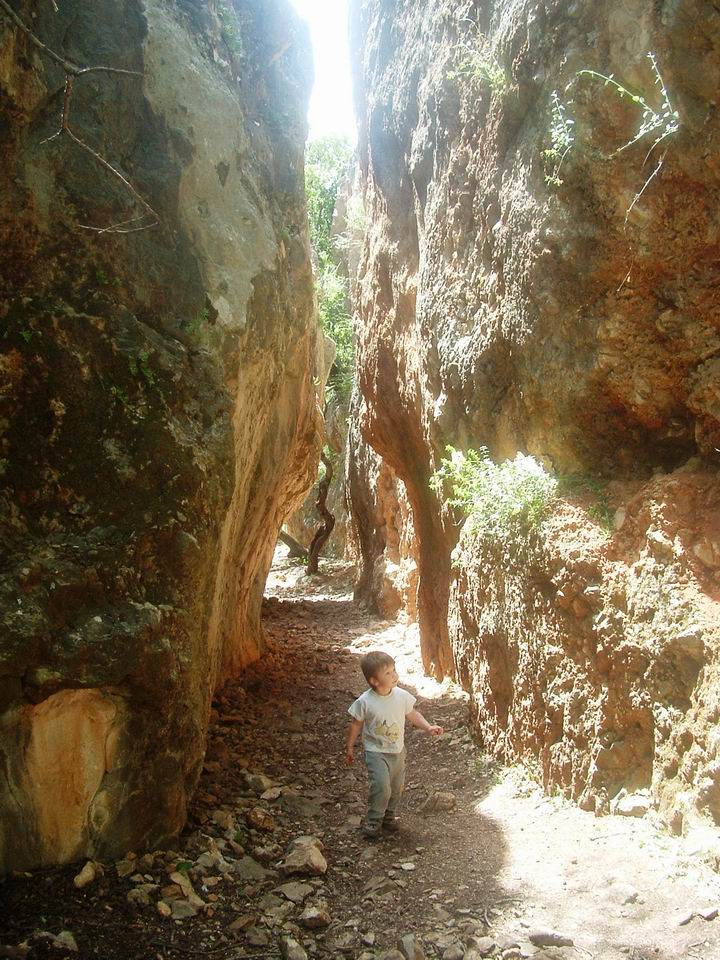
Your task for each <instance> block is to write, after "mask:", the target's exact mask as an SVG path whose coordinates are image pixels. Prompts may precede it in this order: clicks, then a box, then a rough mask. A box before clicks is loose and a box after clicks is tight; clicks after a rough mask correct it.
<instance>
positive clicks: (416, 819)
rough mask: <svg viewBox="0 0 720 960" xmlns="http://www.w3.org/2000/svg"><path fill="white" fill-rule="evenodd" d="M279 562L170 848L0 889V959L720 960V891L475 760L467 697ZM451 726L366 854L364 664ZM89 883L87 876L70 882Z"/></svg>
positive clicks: (666, 846)
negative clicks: (253, 659)
mask: <svg viewBox="0 0 720 960" xmlns="http://www.w3.org/2000/svg"><path fill="white" fill-rule="evenodd" d="M326 570H329V571H330V573H326V574H325V575H321V576H319V577H315V578H312V579H309V578H306V577H304V576H303V575H302V570H301V569H300V568H298V567H293V566H292V565H290V564H289V563H288V562H287V561H286V560H282V559H281V560H280V562H279V563H278V565H277V566H276V568H275V569H274V571H273V574H272V575H271V579H270V581H269V584H268V594H269V596H268V599H267V600H266V602H265V626H266V630H267V633H268V637H269V642H270V650H269V654H268V656H267V657H266V658H265V659H264V660H263V661H262V662H261V663H259V664H257V665H256V666H255V667H253V668H252V669H250V670H248V671H247V672H246V673H245V674H244V675H243V676H242V677H240V678H239V679H238V680H237V681H235V682H233V683H231V684H228V685H227V686H226V687H225V688H224V689H223V690H222V691H221V692H220V693H219V695H218V697H217V699H216V701H215V703H214V713H213V724H212V733H211V738H210V742H209V747H208V752H207V757H206V762H205V767H204V771H203V776H202V780H201V784H200V788H199V790H198V792H197V795H196V797H195V801H194V804H193V808H192V814H191V819H190V822H189V824H188V827H187V830H186V831H185V834H184V835H183V837H182V838H181V842H180V844H179V845H178V848H177V849H174V850H166V851H150V852H148V851H142V850H138V851H132V852H128V854H127V856H126V857H124V858H123V859H122V860H120V861H119V862H116V863H104V864H94V863H91V864H89V865H88V864H86V865H83V864H78V865H75V866H73V867H68V868H62V869H54V870H47V871H37V872H34V873H33V874H23V875H20V876H14V877H12V878H8V879H7V880H6V881H5V882H4V883H2V884H0V903H1V912H0V917H1V919H0V944H3V945H4V946H1V947H0V956H5V957H28V958H30V960H32V958H35V957H38V958H39V957H53V958H61V957H63V956H75V957H77V956H81V957H102V958H104V960H120V958H122V960H176V958H184V957H189V956H197V957H213V958H215V957H217V958H222V960H233V958H238V960H239V958H244V957H268V958H274V957H280V956H282V957H285V958H286V960H304V958H305V957H318V958H322V957H333V958H336V957H337V958H341V957H347V958H352V960H357V958H362V960H371V958H375V957H378V958H380V957H383V958H386V960H420V958H422V957H423V956H425V957H428V958H442V960H461V958H463V957H464V958H466V960H477V958H479V957H484V956H488V957H495V958H499V957H503V958H505V960H514V958H522V957H535V958H537V960H551V958H552V960H585V958H588V957H590V958H593V960H622V958H630V960H656V958H657V960H673V958H684V957H688V958H697V960H712V958H717V957H718V956H720V919H716V915H717V910H718V907H720V879H719V878H718V875H717V874H716V873H714V872H713V871H712V870H711V869H710V868H709V866H707V865H705V864H703V863H702V862H700V860H699V858H698V856H697V855H696V854H694V853H693V851H692V850H689V849H687V848H686V847H684V846H683V844H682V842H681V841H680V840H678V839H675V838H671V837H669V836H667V835H664V834H661V833H659V832H657V831H656V830H655V829H654V828H653V827H652V825H651V824H650V823H649V822H648V821H647V819H635V818H627V817H619V816H615V817H608V818H604V819H596V818H594V817H593V816H592V815H591V814H588V813H583V812H582V811H580V810H578V809H576V808H575V807H573V806H571V805H570V804H568V803H567V802H566V801H564V800H562V799H560V798H557V797H555V798H552V797H546V796H543V795H542V794H541V793H540V791H539V790H538V789H537V788H536V787H535V786H534V785H533V784H532V783H531V782H530V781H529V780H528V779H527V777H525V776H524V775H523V774H522V773H521V772H520V771H515V770H506V769H503V768H500V767H498V766H496V765H494V764H492V763H490V762H489V761H487V759H486V758H485V757H484V756H483V754H482V752H481V751H480V750H479V749H478V748H477V747H476V746H475V745H474V744H473V742H472V740H471V738H470V736H469V734H468V731H467V729H466V727H465V716H466V707H465V699H464V696H463V694H462V693H461V691H459V690H458V689H457V688H456V687H454V686H453V685H452V684H451V683H449V682H447V681H446V682H445V683H443V684H442V685H440V684H436V683H435V682H433V681H430V680H428V679H427V678H426V677H424V676H423V675H422V671H421V666H420V663H419V660H418V658H417V655H416V650H417V640H416V637H415V635H414V631H413V629H412V628H406V627H403V626H402V625H396V624H389V623H387V622H381V621H378V620H377V619H374V618H373V617H371V616H369V615H368V614H367V613H366V612H364V611H363V610H362V609H361V608H360V607H359V606H357V605H356V604H353V603H352V601H351V597H350V582H351V581H350V571H348V570H347V568H344V567H342V566H340V565H334V566H333V565H330V566H329V567H326ZM371 648H382V649H386V650H389V651H391V652H393V653H394V655H395V656H396V658H397V662H398V667H399V670H400V673H401V683H402V684H403V685H405V686H406V687H408V688H409V689H411V690H413V691H414V692H416V694H417V695H418V697H419V698H420V708H421V710H422V711H423V712H424V713H425V715H426V716H427V717H428V718H429V719H431V720H432V721H433V722H436V723H440V724H442V725H443V726H444V727H445V733H444V735H443V736H442V737H441V738H439V739H438V738H429V737H425V736H424V735H423V734H421V733H419V732H418V731H415V730H413V731H411V732H410V733H409V736H408V754H409V767H408V772H409V777H408V789H407V793H406V798H405V805H404V811H403V817H402V823H403V830H402V832H401V833H399V834H398V835H392V836H391V835H387V836H384V837H383V838H382V839H381V840H380V841H376V842H368V841H366V840H364V839H363V838H362V836H361V834H360V832H359V829H358V827H359V823H360V819H361V816H362V813H363V810H364V796H365V773H364V767H363V765H362V763H361V762H358V763H356V765H355V766H354V767H348V766H346V765H345V763H344V752H343V745H344V736H345V730H346V716H345V711H346V709H347V706H348V704H349V703H350V702H351V701H352V700H353V699H354V698H355V697H356V696H357V695H358V694H359V693H360V692H362V690H363V689H364V680H363V677H362V674H361V673H360V670H359V666H358V660H359V657H360V655H361V654H362V653H363V652H364V651H365V650H367V649H371ZM81 868H82V869H81Z"/></svg>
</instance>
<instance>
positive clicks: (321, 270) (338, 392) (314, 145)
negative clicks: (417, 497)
mask: <svg viewBox="0 0 720 960" xmlns="http://www.w3.org/2000/svg"><path fill="white" fill-rule="evenodd" d="M351 158H352V148H351V147H350V144H349V142H348V141H347V140H345V139H341V138H338V137H326V138H324V139H321V140H315V141H313V142H311V143H309V144H308V148H307V154H306V161H305V188H306V193H307V204H308V219H309V222H310V240H311V243H312V246H313V250H314V252H315V257H316V259H317V271H316V279H315V284H316V292H317V299H318V316H319V320H320V326H321V327H322V329H323V330H324V331H325V333H326V334H327V335H328V336H329V337H330V338H331V339H332V340H334V341H335V344H336V345H337V354H336V357H335V362H334V364H333V367H332V370H331V371H330V376H329V378H328V387H327V399H328V400H329V401H330V402H334V403H337V404H339V405H341V406H344V405H346V404H347V403H348V401H349V399H350V394H351V392H352V384H353V376H354V367H355V352H354V346H353V334H352V320H351V317H350V310H349V284H348V280H347V278H346V277H344V276H343V275H342V273H341V272H340V270H339V269H338V266H337V263H336V261H335V254H334V250H333V241H332V238H331V234H332V223H333V213H334V211H335V204H336V202H337V195H338V191H339V189H340V187H341V185H342V183H343V181H344V180H345V178H346V176H347V173H348V170H349V167H350V161H351Z"/></svg>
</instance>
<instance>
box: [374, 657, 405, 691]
mask: <svg viewBox="0 0 720 960" xmlns="http://www.w3.org/2000/svg"><path fill="white" fill-rule="evenodd" d="M398 679H399V677H398V674H397V670H396V669H395V664H394V663H388V664H386V665H385V666H384V667H379V668H378V670H377V673H376V674H375V676H373V677H370V686H371V687H372V688H373V690H374V691H375V692H376V693H390V691H391V690H392V689H393V687H395V686H397V682H398Z"/></svg>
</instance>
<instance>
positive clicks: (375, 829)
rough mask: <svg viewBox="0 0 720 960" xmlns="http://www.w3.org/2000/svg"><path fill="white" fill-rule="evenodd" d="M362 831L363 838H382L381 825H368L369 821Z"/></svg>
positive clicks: (364, 824)
mask: <svg viewBox="0 0 720 960" xmlns="http://www.w3.org/2000/svg"><path fill="white" fill-rule="evenodd" d="M360 829H361V830H362V832H363V836H365V837H367V838H368V840H373V839H375V838H377V837H379V836H380V824H379V823H368V822H367V821H366V822H365V823H363V825H362V827H360Z"/></svg>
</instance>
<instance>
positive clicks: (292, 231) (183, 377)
mask: <svg viewBox="0 0 720 960" xmlns="http://www.w3.org/2000/svg"><path fill="white" fill-rule="evenodd" d="M15 7H16V9H17V10H18V13H19V14H20V15H21V16H22V17H23V18H24V19H25V21H26V22H27V23H32V29H33V31H34V32H35V33H36V34H37V36H38V37H40V38H41V39H42V40H43V42H44V43H46V44H47V45H48V46H49V47H50V48H52V49H54V50H56V51H59V52H60V53H62V54H63V55H64V56H66V57H68V58H69V59H70V60H72V61H75V62H78V63H82V64H88V65H94V64H103V65H106V66H112V67H116V68H121V69H124V70H130V71H136V72H139V73H141V74H142V76H140V77H136V76H118V75H114V74H105V73H93V74H90V75H87V76H85V77H79V78H76V79H75V83H74V92H73V97H72V101H71V109H70V127H71V129H72V130H73V132H74V133H75V134H76V136H77V137H78V138H80V139H81V140H82V141H83V142H84V143H86V144H87V145H89V146H91V147H92V149H93V150H95V151H96V152H97V153H98V154H100V155H101V156H102V157H103V158H105V159H106V160H107V161H108V162H109V163H112V164H113V165H114V166H115V167H116V168H117V169H118V170H120V171H121V172H122V174H123V176H124V177H125V178H126V179H127V180H128V181H129V182H131V183H132V184H133V186H134V188H135V189H136V190H137V191H138V192H139V193H140V194H141V196H143V197H144V198H145V199H146V201H147V202H148V203H150V204H151V206H152V207H153V209H154V210H155V211H156V212H157V214H158V217H159V221H160V222H159V224H158V225H157V226H155V227H153V228H152V229H147V230H143V231H140V232H136V233H128V234H117V233H116V234H113V233H100V232H98V231H97V230H95V231H93V230H89V229H83V227H88V226H94V227H99V228H103V227H107V226H110V225H113V224H118V223H121V222H123V221H126V220H128V219H130V218H131V217H133V216H135V215H136V214H137V212H138V211H137V210H136V209H134V208H133V205H132V202H131V198H130V195H129V193H128V191H127V190H126V189H125V187H124V186H123V185H122V184H121V183H120V182H119V181H118V180H117V179H116V178H114V177H112V176H110V175H108V174H107V173H106V172H105V170H104V169H103V168H102V166H101V164H100V163H99V162H98V160H97V158H95V157H93V156H92V155H90V154H89V153H88V151H87V150H84V149H83V148H82V146H79V145H78V144H76V143H75V142H73V141H71V140H70V139H69V137H68V136H67V135H63V136H61V137H59V138H57V139H55V140H53V141H51V142H49V143H43V142H42V141H44V140H45V139H46V138H47V137H48V136H50V135H51V134H52V133H53V132H55V130H56V129H57V127H58V117H59V113H60V108H61V105H62V99H63V94H62V91H63V86H64V75H63V70H62V68H61V67H60V66H58V65H57V64H56V63H54V62H53V61H52V60H51V59H50V58H49V57H47V56H46V55H45V54H44V53H42V52H41V51H40V50H39V49H38V48H37V47H36V46H34V45H33V44H32V43H31V42H30V40H29V38H28V37H27V35H26V34H24V33H23V31H22V30H19V29H14V28H13V29H10V28H6V27H5V26H4V25H3V31H4V32H3V47H2V50H1V51H0V111H1V113H2V120H3V124H2V138H3V150H2V159H1V160H0V164H1V165H2V172H1V175H2V179H3V183H5V184H7V185H8V189H7V190H6V191H4V192H3V196H2V199H1V200H0V273H1V274H2V277H3V285H2V290H0V317H1V318H2V319H1V321H0V322H1V323H2V339H1V340H0V398H1V402H2V410H1V413H0V544H2V554H3V565H2V568H1V569H0V597H1V598H2V599H1V602H0V608H1V610H2V612H1V613H0V726H1V727H2V746H1V747H0V822H1V823H2V828H1V830H0V870H7V869H12V868H16V869H24V868H27V867H31V866H34V865H36V864H41V863H52V862H61V861H67V860H72V859H76V858H79V857H81V856H106V855H113V854H119V853H122V852H124V851H126V850H128V849H132V848H134V847H139V846H142V845H153V844H158V843H160V842H161V841H162V839H163V838H167V837H170V836H172V835H173V834H175V833H176V832H177V831H178V830H179V829H180V828H181V827H182V825H183V822H184V817H185V809H186V804H187V800H188V796H189V794H190V793H191V791H192V789H193V787H194V784H195V782H196V779H197V776H198V773H199V770H200V766H201V763H202V757H203V754H204V749H205V733H206V727H207V721H208V715H209V701H210V697H211V694H212V691H213V689H214V688H215V687H216V685H217V684H218V682H219V681H221V680H222V679H223V678H224V677H226V676H228V675H230V674H231V673H233V672H234V671H236V670H237V669H238V668H240V667H241V666H242V665H243V664H245V663H247V662H249V661H251V660H253V659H256V658H257V657H258V656H259V655H260V653H261V651H262V646H263V640H262V634H261V630H260V625H259V605H260V600H261V595H262V589H263V584H264V581H265V576H266V572H267V569H268V567H269V563H270V557H271V554H272V549H273V546H274V542H275V537H276V533H277V530H278V528H279V526H280V523H281V521H282V519H283V518H284V516H285V515H286V514H287V513H288V512H289V511H290V510H291V509H292V508H293V507H294V505H295V504H296V503H297V502H298V501H299V500H300V499H301V498H302V496H303V494H304V492H305V490H306V489H307V487H308V486H309V484H310V482H311V479H312V474H313V473H314V470H315V463H316V462H317V451H318V447H319V442H320V432H319V429H320V427H319V419H318V413H317V397H316V391H315V388H314V386H313V380H314V378H316V376H317V375H318V373H319V367H318V347H317V331H316V328H315V324H314V319H313V294H312V276H311V268H310V260H309V255H308V245H307V236H306V226H305V224H306V214H305V207H304V197H303V147H304V137H305V129H304V127H305V119H304V117H305V105H306V98H307V91H308V84H309V73H310V67H309V53H308V44H307V38H306V37H305V35H304V33H303V30H302V29H301V28H300V25H299V23H298V22H297V21H296V20H295V18H294V16H293V14H292V12H291V10H290V8H289V6H288V5H287V3H286V2H285V0H271V2H269V3H267V2H263V3H259V2H258V0H236V2H234V3H233V4H232V5H230V4H228V5H225V6H224V7H223V11H222V13H223V17H222V18H221V17H220V16H219V15H218V10H219V8H218V7H217V6H216V5H215V4H212V3H198V2H194V0H182V2H178V3H177V4H172V5H170V4H166V3H160V2H155V0H148V2H147V3H139V2H135V0H124V2H122V3H110V2H109V0H108V2H105V0H102V2H100V3H92V4H90V3H88V2H85V0H68V2H67V3H64V4H62V5H61V8H60V10H59V12H58V13H54V12H53V10H52V6H51V5H49V4H48V5H44V4H43V5H41V6H40V7H39V8H37V9H36V7H35V5H33V4H30V3H22V4H16V5H15Z"/></svg>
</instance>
